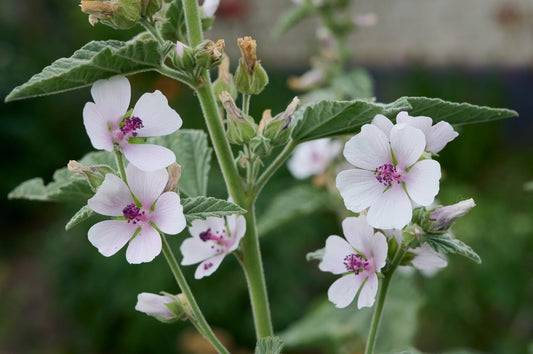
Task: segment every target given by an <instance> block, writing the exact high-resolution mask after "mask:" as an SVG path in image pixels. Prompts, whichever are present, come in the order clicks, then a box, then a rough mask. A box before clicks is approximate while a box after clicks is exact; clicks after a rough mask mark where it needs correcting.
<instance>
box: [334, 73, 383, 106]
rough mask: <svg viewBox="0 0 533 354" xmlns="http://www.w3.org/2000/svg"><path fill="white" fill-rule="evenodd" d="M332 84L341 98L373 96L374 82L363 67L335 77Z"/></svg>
mask: <svg viewBox="0 0 533 354" xmlns="http://www.w3.org/2000/svg"><path fill="white" fill-rule="evenodd" d="M332 86H333V89H334V90H335V92H337V95H338V96H339V97H340V98H341V99H349V100H353V99H361V98H372V97H374V83H373V81H372V77H371V76H370V74H369V73H368V71H366V70H365V69H356V70H353V71H352V72H350V73H348V74H347V75H342V76H338V77H336V78H335V80H333V82H332Z"/></svg>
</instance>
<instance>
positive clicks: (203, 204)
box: [181, 197, 246, 224]
mask: <svg viewBox="0 0 533 354" xmlns="http://www.w3.org/2000/svg"><path fill="white" fill-rule="evenodd" d="M181 204H182V205H183V214H185V219H186V220H187V223H189V224H190V223H191V222H192V221H193V220H196V219H202V220H205V219H206V218H208V217H217V218H220V217H223V216H228V215H233V214H244V213H246V210H244V209H243V208H241V207H240V206H238V205H237V204H233V203H231V202H228V201H226V200H222V199H216V198H213V197H194V198H184V199H182V200H181Z"/></svg>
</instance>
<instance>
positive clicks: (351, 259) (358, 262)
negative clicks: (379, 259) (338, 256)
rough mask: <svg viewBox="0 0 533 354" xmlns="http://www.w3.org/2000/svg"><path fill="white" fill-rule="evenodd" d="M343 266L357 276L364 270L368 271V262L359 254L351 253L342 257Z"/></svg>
mask: <svg viewBox="0 0 533 354" xmlns="http://www.w3.org/2000/svg"><path fill="white" fill-rule="evenodd" d="M344 266H345V267H346V270H347V271H349V272H354V273H355V275H357V274H359V273H360V272H362V271H364V270H368V268H369V262H368V260H367V259H364V258H363V256H361V255H360V254H354V253H352V254H349V255H347V256H346V257H344Z"/></svg>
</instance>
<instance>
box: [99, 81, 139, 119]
mask: <svg viewBox="0 0 533 354" xmlns="http://www.w3.org/2000/svg"><path fill="white" fill-rule="evenodd" d="M91 95H92V96H93V99H94V103H96V105H97V106H98V110H99V111H100V112H101V113H102V115H103V116H104V117H105V120H106V121H108V122H111V121H112V122H120V120H121V119H122V117H123V116H124V114H125V113H126V112H127V111H128V108H129V105H130V98H131V88H130V83H129V81H128V79H126V78H125V77H124V76H113V77H111V78H109V79H105V80H98V81H96V82H95V83H94V84H93V86H92V87H91Z"/></svg>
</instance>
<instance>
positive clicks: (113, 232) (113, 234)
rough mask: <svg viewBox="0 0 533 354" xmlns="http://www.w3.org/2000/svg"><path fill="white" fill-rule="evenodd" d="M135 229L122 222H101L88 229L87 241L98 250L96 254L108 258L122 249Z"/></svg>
mask: <svg viewBox="0 0 533 354" xmlns="http://www.w3.org/2000/svg"><path fill="white" fill-rule="evenodd" d="M137 227H138V225H134V224H132V223H128V222H126V221H123V220H106V221H102V222H99V223H98V224H95V225H93V226H92V227H91V228H90V229H89V232H88V235H89V241H90V242H91V243H92V245H93V246H94V247H96V248H98V252H100V253H101V254H103V255H104V256H106V257H109V256H112V255H114V254H115V253H117V252H118V250H120V249H121V248H122V247H124V245H125V244H126V243H127V242H128V240H129V239H130V238H131V236H133V234H134V233H135V230H136V229H137Z"/></svg>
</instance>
